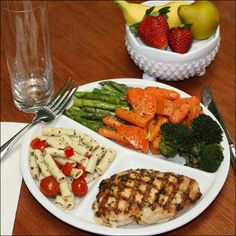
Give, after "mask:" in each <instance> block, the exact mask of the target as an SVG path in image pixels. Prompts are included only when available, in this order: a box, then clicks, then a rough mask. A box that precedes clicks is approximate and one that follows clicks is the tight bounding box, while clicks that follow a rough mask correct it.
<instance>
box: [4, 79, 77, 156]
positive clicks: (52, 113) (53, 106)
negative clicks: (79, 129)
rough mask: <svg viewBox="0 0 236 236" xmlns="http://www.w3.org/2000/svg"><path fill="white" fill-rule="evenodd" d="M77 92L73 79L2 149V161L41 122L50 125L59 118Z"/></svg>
mask: <svg viewBox="0 0 236 236" xmlns="http://www.w3.org/2000/svg"><path fill="white" fill-rule="evenodd" d="M76 90H77V84H76V82H75V81H73V80H72V79H71V78H69V79H68V80H67V81H66V82H65V83H64V84H63V86H62V87H61V89H60V90H59V91H58V92H57V93H56V94H55V95H54V96H53V97H52V98H51V99H50V101H49V102H48V104H47V105H45V106H44V107H41V108H40V109H39V110H38V111H37V112H36V114H35V117H34V119H33V120H32V122H31V123H29V124H28V125H26V126H25V127H24V128H23V129H21V130H20V131H19V132H18V133H17V134H16V135H14V136H13V137H12V138H11V139H9V140H8V141H7V142H6V143H5V144H3V145H2V146H1V148H0V150H1V159H3V157H4V156H5V155H6V153H7V152H8V151H9V150H10V149H11V148H12V147H13V145H14V144H15V143H16V142H17V141H18V140H19V138H20V137H22V135H24V134H25V132H26V131H27V130H28V129H30V128H31V127H32V126H34V125H36V124H38V123H39V122H45V123H49V122H51V121H53V120H55V119H56V118H57V117H59V116H60V115H61V114H62V112H63V111H64V109H65V107H66V106H67V104H68V102H69V101H70V100H71V98H72V97H73V95H74V93H75V91H76Z"/></svg>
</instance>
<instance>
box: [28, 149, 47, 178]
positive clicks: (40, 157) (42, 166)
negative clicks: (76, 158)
mask: <svg viewBox="0 0 236 236" xmlns="http://www.w3.org/2000/svg"><path fill="white" fill-rule="evenodd" d="M31 153H32V155H34V157H35V160H36V162H37V164H38V166H39V168H40V170H41V173H42V174H43V176H44V177H47V176H50V175H51V173H50V171H49V170H48V168H47V166H46V165H45V163H44V160H43V153H42V152H41V151H40V150H38V149H35V150H33V151H32V152H31Z"/></svg>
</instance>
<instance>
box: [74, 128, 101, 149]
mask: <svg viewBox="0 0 236 236" xmlns="http://www.w3.org/2000/svg"><path fill="white" fill-rule="evenodd" d="M76 136H77V137H78V138H79V140H80V141H81V142H82V143H83V144H85V145H87V146H88V147H90V148H91V149H92V150H95V149H96V148H98V147H99V143H98V142H97V141H96V140H94V139H93V138H91V137H89V136H88V135H86V134H81V133H79V132H78V131H76Z"/></svg>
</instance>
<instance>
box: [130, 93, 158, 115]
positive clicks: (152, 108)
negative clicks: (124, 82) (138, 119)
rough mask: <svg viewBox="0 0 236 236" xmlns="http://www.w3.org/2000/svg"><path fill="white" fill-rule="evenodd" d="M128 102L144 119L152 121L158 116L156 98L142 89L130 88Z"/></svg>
mask: <svg viewBox="0 0 236 236" xmlns="http://www.w3.org/2000/svg"><path fill="white" fill-rule="evenodd" d="M127 100H128V102H129V104H130V105H131V107H132V108H133V111H134V112H135V113H137V114H139V115H140V116H142V117H145V118H147V119H148V120H151V119H152V118H153V117H154V116H155V114H156V100H155V97H154V96H153V95H152V94H150V93H148V92H147V91H146V90H145V89H142V88H129V89H128V90H127Z"/></svg>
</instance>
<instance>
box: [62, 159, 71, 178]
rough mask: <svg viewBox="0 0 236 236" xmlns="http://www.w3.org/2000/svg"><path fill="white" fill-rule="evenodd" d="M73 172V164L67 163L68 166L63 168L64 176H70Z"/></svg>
mask: <svg viewBox="0 0 236 236" xmlns="http://www.w3.org/2000/svg"><path fill="white" fill-rule="evenodd" d="M71 171H72V164H71V163H70V162H66V164H65V165H64V166H63V167H62V173H63V174H64V175H66V176H67V175H69V174H70V172H71Z"/></svg>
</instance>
